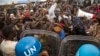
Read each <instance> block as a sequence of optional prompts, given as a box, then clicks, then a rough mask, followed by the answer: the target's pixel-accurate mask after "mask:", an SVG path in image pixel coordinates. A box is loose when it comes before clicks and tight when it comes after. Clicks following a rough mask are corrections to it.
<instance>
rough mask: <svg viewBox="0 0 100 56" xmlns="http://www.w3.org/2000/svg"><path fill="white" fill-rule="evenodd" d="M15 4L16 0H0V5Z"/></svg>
mask: <svg viewBox="0 0 100 56" xmlns="http://www.w3.org/2000/svg"><path fill="white" fill-rule="evenodd" d="M16 2H17V1H16V0H0V5H9V4H12V3H16Z"/></svg>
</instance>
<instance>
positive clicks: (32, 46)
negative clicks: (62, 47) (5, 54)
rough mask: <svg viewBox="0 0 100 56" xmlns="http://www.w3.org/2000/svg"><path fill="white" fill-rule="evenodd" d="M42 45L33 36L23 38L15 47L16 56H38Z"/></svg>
mask: <svg viewBox="0 0 100 56" xmlns="http://www.w3.org/2000/svg"><path fill="white" fill-rule="evenodd" d="M40 50H41V43H40V42H39V41H38V40H37V39H36V38H34V37H32V36H27V37H24V38H22V39H21V40H20V41H19V42H18V43H17V45H16V47H15V53H16V56H38V53H39V51H40Z"/></svg>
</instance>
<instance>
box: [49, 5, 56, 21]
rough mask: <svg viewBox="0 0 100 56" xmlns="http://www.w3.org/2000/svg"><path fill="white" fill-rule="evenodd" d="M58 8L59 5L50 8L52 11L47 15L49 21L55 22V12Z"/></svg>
mask: <svg viewBox="0 0 100 56" xmlns="http://www.w3.org/2000/svg"><path fill="white" fill-rule="evenodd" d="M56 7H57V3H54V4H53V5H52V6H51V7H50V9H49V10H48V12H49V14H48V15H47V17H48V19H49V21H50V22H53V20H54V18H55V17H56V16H55V12H54V11H55V9H56Z"/></svg>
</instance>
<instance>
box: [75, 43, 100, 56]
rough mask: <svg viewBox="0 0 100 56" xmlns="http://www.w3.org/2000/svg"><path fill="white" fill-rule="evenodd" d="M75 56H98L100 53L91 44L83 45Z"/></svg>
mask: <svg viewBox="0 0 100 56" xmlns="http://www.w3.org/2000/svg"><path fill="white" fill-rule="evenodd" d="M75 56H100V51H99V48H98V47H96V46H95V45H93V44H84V45H82V46H81V47H80V48H79V50H78V51H77V53H76V55H75Z"/></svg>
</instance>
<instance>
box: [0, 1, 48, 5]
mask: <svg viewBox="0 0 100 56" xmlns="http://www.w3.org/2000/svg"><path fill="white" fill-rule="evenodd" d="M29 1H30V2H45V1H47V0H0V5H9V4H12V3H15V4H18V3H28V2H29Z"/></svg>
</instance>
